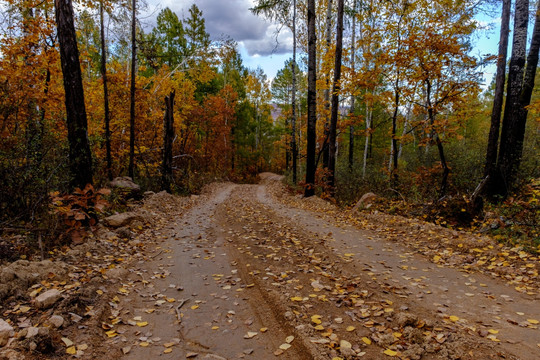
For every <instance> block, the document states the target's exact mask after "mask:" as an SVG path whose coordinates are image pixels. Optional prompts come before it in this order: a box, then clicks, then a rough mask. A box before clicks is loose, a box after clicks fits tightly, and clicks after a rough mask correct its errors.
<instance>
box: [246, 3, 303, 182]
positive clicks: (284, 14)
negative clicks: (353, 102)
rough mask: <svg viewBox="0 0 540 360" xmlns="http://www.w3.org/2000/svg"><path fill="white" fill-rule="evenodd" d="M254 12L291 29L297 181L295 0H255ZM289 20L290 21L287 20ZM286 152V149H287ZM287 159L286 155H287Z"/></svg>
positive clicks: (293, 121) (294, 149) (295, 177)
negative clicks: (290, 16) (290, 15)
mask: <svg viewBox="0 0 540 360" xmlns="http://www.w3.org/2000/svg"><path fill="white" fill-rule="evenodd" d="M291 5H292V19H289V18H288V17H289V12H290V11H289V9H290V6H291ZM251 10H252V11H253V12H254V13H255V14H257V15H259V14H264V15H265V16H267V17H269V18H270V19H275V20H278V21H280V22H281V23H283V24H290V25H288V26H289V28H290V29H291V31H292V35H293V48H292V51H293V59H292V60H293V61H292V63H291V71H292V89H291V92H292V96H291V109H292V114H291V152H292V177H293V183H295V184H296V182H297V172H298V169H297V160H298V146H297V141H296V135H297V134H296V123H297V114H296V108H297V105H296V93H297V86H296V83H297V81H296V80H297V79H296V72H297V63H296V47H297V46H296V42H297V31H296V28H297V16H296V0H292V4H291V3H290V0H257V2H256V6H255V7H254V8H252V9H251ZM289 20H290V21H289ZM287 153H288V151H287ZM287 159H288V157H287Z"/></svg>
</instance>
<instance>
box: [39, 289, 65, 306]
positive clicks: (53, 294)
mask: <svg viewBox="0 0 540 360" xmlns="http://www.w3.org/2000/svg"><path fill="white" fill-rule="evenodd" d="M61 298H62V293H61V292H60V291H59V290H56V289H51V290H47V291H45V292H44V293H43V294H41V295H39V296H38V297H37V298H36V299H35V300H34V302H35V304H36V306H37V307H38V308H39V309H46V308H48V307H51V306H53V305H54V303H55V302H57V301H58V300H60V299H61Z"/></svg>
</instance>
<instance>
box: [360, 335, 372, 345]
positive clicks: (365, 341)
mask: <svg viewBox="0 0 540 360" xmlns="http://www.w3.org/2000/svg"><path fill="white" fill-rule="evenodd" d="M362 341H363V342H364V343H365V344H366V345H371V339H369V338H367V337H365V336H364V337H363V338H362Z"/></svg>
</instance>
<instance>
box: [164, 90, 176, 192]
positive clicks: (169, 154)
mask: <svg viewBox="0 0 540 360" xmlns="http://www.w3.org/2000/svg"><path fill="white" fill-rule="evenodd" d="M174 96H175V91H174V90H173V91H171V93H170V94H169V96H166V97H165V116H164V117H163V163H162V170H161V171H162V173H161V189H162V190H165V191H167V192H168V193H170V192H171V182H172V180H173V168H172V161H173V139H174Z"/></svg>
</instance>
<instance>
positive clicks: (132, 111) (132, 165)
mask: <svg viewBox="0 0 540 360" xmlns="http://www.w3.org/2000/svg"><path fill="white" fill-rule="evenodd" d="M131 6H132V9H131V83H130V88H129V89H130V90H129V93H130V103H129V168H128V172H129V176H130V177H131V178H132V179H135V69H136V59H137V44H136V42H135V35H136V29H137V18H136V6H137V0H132V3H131Z"/></svg>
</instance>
